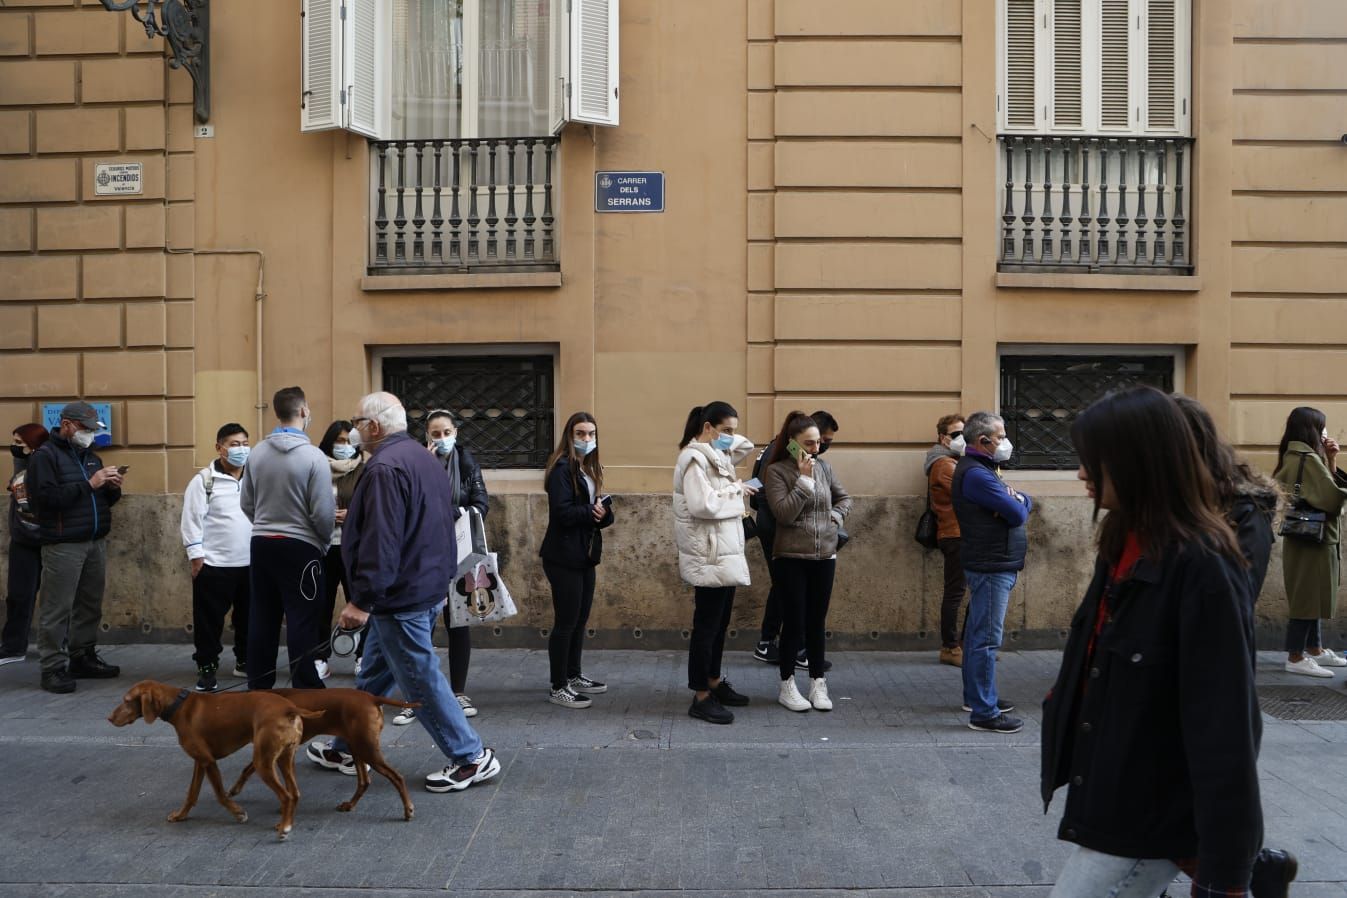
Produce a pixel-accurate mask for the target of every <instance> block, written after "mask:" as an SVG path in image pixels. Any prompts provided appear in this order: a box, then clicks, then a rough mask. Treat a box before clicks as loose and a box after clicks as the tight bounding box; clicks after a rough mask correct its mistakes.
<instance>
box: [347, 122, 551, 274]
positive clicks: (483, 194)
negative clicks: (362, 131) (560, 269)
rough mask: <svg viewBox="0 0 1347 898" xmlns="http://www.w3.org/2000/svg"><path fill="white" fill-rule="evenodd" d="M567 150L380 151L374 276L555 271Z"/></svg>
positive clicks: (475, 145)
mask: <svg viewBox="0 0 1347 898" xmlns="http://www.w3.org/2000/svg"><path fill="white" fill-rule="evenodd" d="M559 142H560V141H559V139H558V138H556V137H512V138H475V139H464V140H392V141H377V142H374V143H372V144H371V153H370V159H371V164H372V165H373V171H372V173H371V178H370V180H371V184H372V187H373V190H372V196H371V204H372V208H371V215H370V218H371V220H372V222H373V228H372V230H371V233H370V250H369V252H370V256H369V267H370V270H371V271H372V272H375V273H392V272H395V271H396V272H398V273H403V274H405V273H407V272H408V270H415V271H418V272H427V273H434V272H462V273H467V272H476V271H537V270H545V271H555V270H556V269H557V265H558V259H559V256H558V253H557V234H556V223H557V222H556V212H555V209H556V205H555V190H556V188H555V186H554V185H553V183H552V177H553V172H554V170H555V168H556V160H557V146H558V144H559Z"/></svg>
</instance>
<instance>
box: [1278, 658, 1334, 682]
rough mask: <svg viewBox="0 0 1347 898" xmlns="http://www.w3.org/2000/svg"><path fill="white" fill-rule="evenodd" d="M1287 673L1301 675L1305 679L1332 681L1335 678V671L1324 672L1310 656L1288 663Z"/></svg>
mask: <svg viewBox="0 0 1347 898" xmlns="http://www.w3.org/2000/svg"><path fill="white" fill-rule="evenodd" d="M1286 672H1287V673H1293V674H1300V675H1301V676H1304V677H1328V678H1330V679H1331V678H1332V676H1333V671H1331V670H1324V669H1323V668H1322V667H1320V666H1319V662H1317V661H1315V660H1314V658H1313V657H1311V656H1310V655H1306V656H1305V657H1303V658H1301V659H1300V660H1299V661H1287V662H1286Z"/></svg>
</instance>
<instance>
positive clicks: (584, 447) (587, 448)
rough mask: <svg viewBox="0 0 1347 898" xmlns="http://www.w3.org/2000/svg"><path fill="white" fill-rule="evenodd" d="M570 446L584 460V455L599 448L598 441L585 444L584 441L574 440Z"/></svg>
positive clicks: (594, 440)
mask: <svg viewBox="0 0 1347 898" xmlns="http://www.w3.org/2000/svg"><path fill="white" fill-rule="evenodd" d="M571 445H572V446H574V447H575V451H576V452H579V453H580V457H581V458H584V457H585V456H586V455H588V454H589V453H591V452H593V451H594V450H595V449H597V448H599V441H598V439H593V440H590V441H589V442H587V443H586V442H585V441H584V440H575V441H573V442H572V443H571Z"/></svg>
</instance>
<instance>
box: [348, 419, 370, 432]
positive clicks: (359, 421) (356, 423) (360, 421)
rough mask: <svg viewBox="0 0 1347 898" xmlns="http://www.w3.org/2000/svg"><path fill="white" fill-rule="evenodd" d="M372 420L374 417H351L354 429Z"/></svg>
mask: <svg viewBox="0 0 1347 898" xmlns="http://www.w3.org/2000/svg"><path fill="white" fill-rule="evenodd" d="M371 420H373V419H372V418H352V419H351V429H352V430H354V429H355V428H357V427H359V426H360V425H361V424H368V423H369V422H370V421H371Z"/></svg>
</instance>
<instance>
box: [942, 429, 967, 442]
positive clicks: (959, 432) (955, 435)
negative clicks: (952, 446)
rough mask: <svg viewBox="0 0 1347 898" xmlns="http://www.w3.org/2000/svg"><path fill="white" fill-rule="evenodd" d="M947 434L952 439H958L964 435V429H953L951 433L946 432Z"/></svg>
mask: <svg viewBox="0 0 1347 898" xmlns="http://www.w3.org/2000/svg"><path fill="white" fill-rule="evenodd" d="M945 436H947V437H949V438H950V439H951V440H957V439H958V438H959V437H961V436H963V431H962V430H952V431H950V432H949V433H947V434H945Z"/></svg>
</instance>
